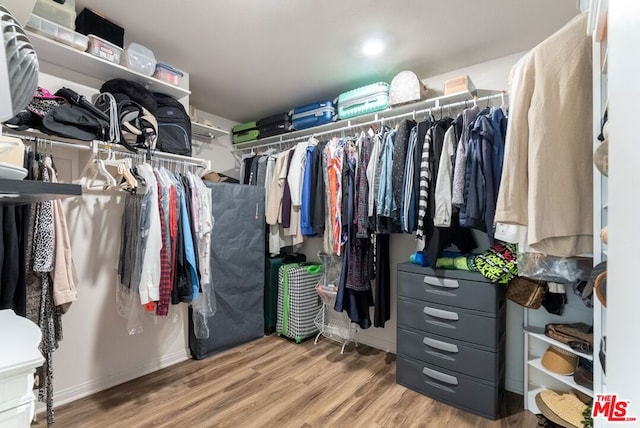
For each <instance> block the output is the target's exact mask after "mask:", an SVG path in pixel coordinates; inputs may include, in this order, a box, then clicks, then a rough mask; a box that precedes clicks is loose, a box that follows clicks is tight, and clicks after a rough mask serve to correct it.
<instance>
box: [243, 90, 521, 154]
mask: <svg viewBox="0 0 640 428" xmlns="http://www.w3.org/2000/svg"><path fill="white" fill-rule="evenodd" d="M508 96H509V94H508V93H507V92H502V93H499V94H493V95H487V96H484V97H479V98H472V99H469V100H464V101H458V102H455V103H451V104H443V105H440V106H433V107H428V108H423V109H421V110H415V111H410V112H407V113H402V114H397V115H394V116H389V117H376V118H375V119H372V120H369V121H367V122H362V123H354V124H351V120H348V119H347V120H345V122H347V123H348V124H347V125H346V126H343V127H341V128H335V129H330V130H327V131H322V132H315V133H314V132H312V133H309V134H306V135H300V136H297V137H293V138H288V139H285V140H282V139H280V140H277V141H271V142H269V143H264V144H257V145H255V146H248V147H234V148H233V151H234V152H244V151H247V150H255V149H260V148H263V147H273V146H280V145H284V144H291V143H295V142H296V141H300V140H305V139H308V138H311V137H319V136H321V135H327V134H335V133H337V132H344V131H349V130H351V129H356V128H362V127H365V126H370V125H373V124H376V123H384V122H393V121H395V120H398V119H404V118H406V117H415V116H417V115H421V114H425V113H431V112H433V111H442V110H445V109H452V108H458V107H462V106H468V105H469V103H476V104H479V103H481V102H483V101H491V100H495V99H504V98H506V97H508ZM376 116H377V115H376ZM283 135H284V134H283Z"/></svg>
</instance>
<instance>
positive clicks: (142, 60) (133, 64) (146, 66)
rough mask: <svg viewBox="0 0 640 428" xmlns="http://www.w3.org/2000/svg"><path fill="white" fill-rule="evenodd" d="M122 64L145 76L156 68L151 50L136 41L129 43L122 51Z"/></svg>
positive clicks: (151, 73)
mask: <svg viewBox="0 0 640 428" xmlns="http://www.w3.org/2000/svg"><path fill="white" fill-rule="evenodd" d="M123 62H124V65H126V66H127V68H128V69H130V70H134V71H137V72H138V73H141V74H144V75H145V76H151V75H153V73H154V72H155V70H156V64H157V61H156V57H155V55H154V54H153V51H152V50H151V49H149V48H147V47H144V46H142V45H140V44H138V43H131V44H129V46H127V49H125V51H124V60H123Z"/></svg>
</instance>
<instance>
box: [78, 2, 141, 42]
mask: <svg viewBox="0 0 640 428" xmlns="http://www.w3.org/2000/svg"><path fill="white" fill-rule="evenodd" d="M141 19H144V17H143V18H141ZM76 30H77V31H78V32H79V33H82V34H86V35H87V36H88V35H90V34H93V35H94V36H98V37H100V38H101V39H104V40H106V41H108V42H109V43H113V44H114V45H116V46H118V47H119V48H120V49H122V48H123V47H124V28H122V27H121V26H119V25H118V24H115V23H113V22H111V21H110V20H108V19H107V18H105V17H103V16H101V15H99V14H97V13H96V12H94V11H92V10H91V9H87V8H84V9H82V12H80V13H79V14H78V17H77V18H76Z"/></svg>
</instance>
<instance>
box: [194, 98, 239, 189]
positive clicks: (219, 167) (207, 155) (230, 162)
mask: <svg viewBox="0 0 640 428" xmlns="http://www.w3.org/2000/svg"><path fill="white" fill-rule="evenodd" d="M197 115H198V119H207V120H210V121H211V123H213V124H214V125H215V126H217V127H220V128H222V129H225V130H227V131H230V130H231V128H233V127H234V126H235V125H237V124H238V122H234V121H232V120H229V119H225V118H223V117H220V116H216V115H213V114H210V113H206V112H204V111H202V110H197ZM193 140H194V141H193V156H195V157H199V158H203V159H210V160H211V169H213V170H214V171H216V172H219V173H223V174H226V175H228V176H231V177H233V178H238V173H239V170H240V161H239V158H238V157H237V156H235V155H234V153H232V151H231V149H232V146H231V136H230V135H223V136H221V137H216V138H214V139H213V140H210V139H207V138H202V137H198V136H195V135H194V136H193Z"/></svg>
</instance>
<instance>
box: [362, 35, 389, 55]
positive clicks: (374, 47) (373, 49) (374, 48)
mask: <svg viewBox="0 0 640 428" xmlns="http://www.w3.org/2000/svg"><path fill="white" fill-rule="evenodd" d="M383 50H384V43H382V41H381V40H379V39H371V40H367V41H366V42H364V44H363V45H362V53H363V54H365V55H367V56H376V55H380V53H382V51H383Z"/></svg>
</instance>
